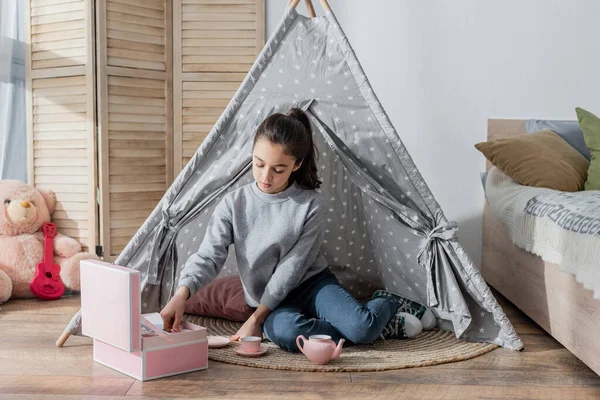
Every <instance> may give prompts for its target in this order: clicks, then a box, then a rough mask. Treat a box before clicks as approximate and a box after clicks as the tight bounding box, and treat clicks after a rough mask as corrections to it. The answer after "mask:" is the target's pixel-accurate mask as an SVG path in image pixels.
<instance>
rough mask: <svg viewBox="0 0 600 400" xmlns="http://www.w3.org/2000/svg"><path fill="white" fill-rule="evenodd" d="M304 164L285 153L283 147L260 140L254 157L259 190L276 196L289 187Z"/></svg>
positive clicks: (256, 145)
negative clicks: (289, 183) (292, 177)
mask: <svg viewBox="0 0 600 400" xmlns="http://www.w3.org/2000/svg"><path fill="white" fill-rule="evenodd" d="M300 165H302V162H300V163H298V164H296V159H295V158H294V157H292V156H290V155H289V154H286V153H285V152H284V151H283V146H281V145H278V144H274V143H272V142H271V141H269V140H267V139H258V141H257V142H256V144H255V145H254V152H253V155H252V174H253V175H254V179H255V180H256V184H257V185H258V188H259V189H260V190H261V191H263V192H265V193H268V194H275V193H279V192H281V191H283V190H285V189H286V188H287V187H288V181H289V179H290V175H291V174H292V172H294V171H296V170H297V169H298V168H300Z"/></svg>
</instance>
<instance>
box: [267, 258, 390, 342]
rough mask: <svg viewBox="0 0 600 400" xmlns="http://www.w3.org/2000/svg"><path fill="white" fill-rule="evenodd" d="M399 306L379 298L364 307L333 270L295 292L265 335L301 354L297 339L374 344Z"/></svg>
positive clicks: (273, 317) (270, 321)
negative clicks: (319, 336) (318, 337)
mask: <svg viewBox="0 0 600 400" xmlns="http://www.w3.org/2000/svg"><path fill="white" fill-rule="evenodd" d="M397 309H398V303H396V301H394V300H393V299H390V298H384V297H379V298H376V299H373V300H371V301H369V302H368V303H367V304H365V305H364V306H363V305H361V304H360V303H358V302H357V301H356V299H355V298H354V297H352V295H351V294H350V293H348V292H347V291H346V289H344V288H343V287H342V285H340V283H339V282H338V280H337V278H336V277H335V275H333V274H332V273H331V272H330V271H329V269H325V270H324V271H323V272H320V273H318V274H317V275H315V276H313V277H311V278H309V279H308V280H306V281H305V282H303V283H302V284H301V285H300V286H298V287H297V288H296V289H294V290H293V291H292V292H291V293H290V294H289V295H288V297H287V298H286V299H285V300H284V301H283V302H282V303H281V304H280V305H279V307H277V308H276V309H275V310H273V311H272V312H271V314H269V316H268V317H267V319H266V320H265V323H264V326H263V331H264V333H265V335H266V336H267V338H268V339H269V340H270V341H272V342H273V343H275V344H277V345H278V346H279V347H281V348H282V349H285V350H288V351H292V352H298V351H299V349H298V346H297V345H296V338H297V337H298V336H299V335H304V336H305V337H306V338H307V339H308V337H309V336H310V335H317V334H322V335H329V336H331V338H332V339H333V340H334V341H335V342H336V343H338V342H339V340H340V339H341V338H344V339H345V340H346V344H355V343H370V342H372V341H374V340H375V339H377V338H378V337H379V335H381V332H382V331H383V328H384V327H385V325H386V324H387V323H388V322H389V320H390V319H391V318H392V317H393V316H394V314H395V313H396V310H397Z"/></svg>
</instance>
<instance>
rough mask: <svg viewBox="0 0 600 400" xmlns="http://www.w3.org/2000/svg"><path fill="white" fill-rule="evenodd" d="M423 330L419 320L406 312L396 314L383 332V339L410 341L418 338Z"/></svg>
mask: <svg viewBox="0 0 600 400" xmlns="http://www.w3.org/2000/svg"><path fill="white" fill-rule="evenodd" d="M422 330H423V325H422V324H421V321H420V320H419V318H417V317H415V316H414V315H412V314H409V313H405V312H400V311H398V312H396V314H395V315H394V316H393V317H392V319H391V320H390V322H388V323H387V325H386V326H385V327H384V328H383V332H381V338H382V339H384V340H385V339H410V338H414V337H415V336H417V335H418V334H419V333H421V331H422Z"/></svg>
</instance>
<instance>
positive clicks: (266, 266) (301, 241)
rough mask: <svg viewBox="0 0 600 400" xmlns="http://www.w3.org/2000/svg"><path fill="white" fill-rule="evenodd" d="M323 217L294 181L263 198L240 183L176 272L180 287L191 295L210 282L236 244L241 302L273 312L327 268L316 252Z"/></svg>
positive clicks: (315, 196) (314, 196)
mask: <svg viewBox="0 0 600 400" xmlns="http://www.w3.org/2000/svg"><path fill="white" fill-rule="evenodd" d="M324 219H325V218H324V216H323V203H322V199H321V196H320V195H319V193H317V192H316V191H315V190H305V189H302V188H301V187H300V186H299V185H298V184H296V183H294V184H292V185H290V186H289V187H288V188H287V189H285V190H284V191H282V192H280V193H277V194H266V193H264V192H262V191H261V190H260V189H259V188H258V187H257V186H256V182H252V183H250V184H248V185H245V186H243V187H241V188H239V189H237V190H235V191H233V192H230V193H228V194H227V195H225V197H223V199H222V200H221V202H220V203H219V204H218V205H217V206H216V207H215V211H214V213H213V215H212V217H211V219H210V221H209V223H208V227H207V229H206V235H205V236H204V239H203V241H202V244H201V245H200V249H199V250H198V252H197V253H195V254H193V255H192V256H191V257H190V258H189V259H188V261H187V262H186V264H185V266H184V268H183V270H182V271H181V276H180V279H179V286H187V287H188V288H189V290H190V293H191V294H194V293H195V292H196V291H198V290H199V289H201V288H202V287H204V286H206V285H207V284H208V283H210V281H212V280H213V279H214V278H216V276H217V275H218V274H219V272H220V271H221V268H222V267H223V264H224V263H225V260H226V259H227V255H228V248H229V245H231V244H234V243H235V253H236V257H237V264H238V272H239V274H240V278H241V280H242V284H243V286H244V292H245V297H246V302H247V303H248V305H250V306H251V307H258V305H259V304H264V305H265V306H267V308H268V309H270V310H274V309H275V308H277V306H278V305H279V304H280V303H281V302H282V301H283V300H284V299H285V298H286V297H287V295H288V294H289V293H290V291H292V290H293V289H294V288H296V287H297V286H298V285H299V284H300V283H302V282H304V281H305V280H306V279H308V278H310V277H311V276H313V275H315V274H317V273H319V272H321V271H323V270H324V269H325V268H327V262H326V261H325V257H323V254H322V253H321V251H320V246H321V243H322V241H323V234H324V232H323V231H324V223H323V220H324Z"/></svg>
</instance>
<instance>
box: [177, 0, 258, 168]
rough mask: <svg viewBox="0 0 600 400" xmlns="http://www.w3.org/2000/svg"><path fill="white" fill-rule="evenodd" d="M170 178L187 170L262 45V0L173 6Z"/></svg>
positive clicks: (186, 0)
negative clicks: (172, 164)
mask: <svg viewBox="0 0 600 400" xmlns="http://www.w3.org/2000/svg"><path fill="white" fill-rule="evenodd" d="M173 13H174V16H175V18H174V29H173V43H174V49H173V50H174V53H173V60H174V65H173V68H174V69H173V82H174V92H175V97H174V129H175V131H174V136H175V140H174V144H175V158H174V161H175V172H179V171H180V170H181V169H182V168H183V165H185V164H187V163H188V162H189V160H190V158H191V157H192V156H193V155H194V153H195V152H196V150H197V149H198V147H199V146H200V145H201V144H202V142H203V140H204V139H205V138H206V136H207V135H208V133H209V132H210V130H211V129H212V126H213V125H214V123H215V122H216V121H217V119H218V117H219V116H220V115H221V114H222V112H223V110H224V109H225V107H226V106H227V104H229V101H230V99H231V97H233V95H234V94H235V92H236V90H237V89H238V88H239V86H240V84H241V83H242V81H243V79H244V77H245V75H246V73H247V72H248V70H249V69H250V68H251V67H252V64H253V63H254V60H255V59H256V56H257V55H258V53H259V52H260V51H261V50H262V47H263V45H264V1H263V0H219V1H215V0H176V1H174V7H173Z"/></svg>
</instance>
